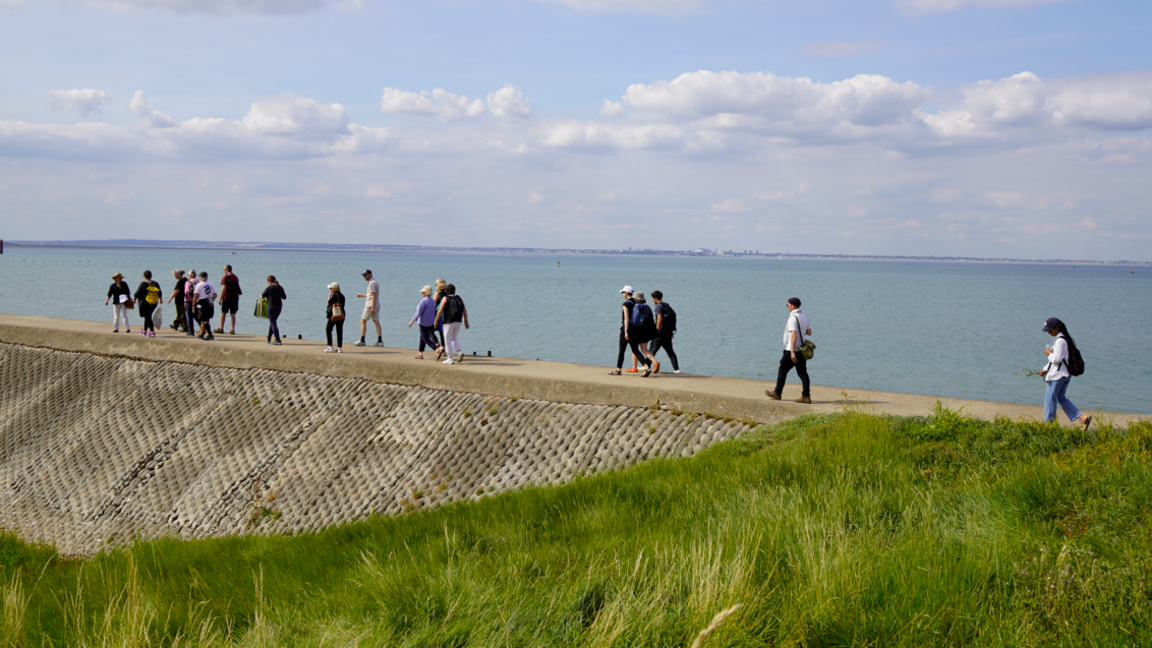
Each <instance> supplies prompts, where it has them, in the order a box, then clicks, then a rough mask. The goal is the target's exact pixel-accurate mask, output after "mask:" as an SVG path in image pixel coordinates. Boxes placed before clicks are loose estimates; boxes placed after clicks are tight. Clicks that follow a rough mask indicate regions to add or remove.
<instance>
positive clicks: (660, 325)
mask: <svg viewBox="0 0 1152 648" xmlns="http://www.w3.org/2000/svg"><path fill="white" fill-rule="evenodd" d="M652 302H653V303H654V304H655V306H653V307H652V312H653V314H655V315H656V337H655V338H654V339H653V340H652V344H650V345H648V349H649V350H650V351H651V352H652V357H656V352H657V351H659V350H660V349H664V351H666V352H667V353H668V359H669V360H671V361H672V373H680V360H679V359H678V358H677V357H676V351H675V349H673V348H672V334H673V333H675V332H676V311H674V310H672V307H671V306H670V305H668V304H667V303H665V302H664V293H662V292H660V291H659V290H653V291H652ZM657 366H659V365H657Z"/></svg>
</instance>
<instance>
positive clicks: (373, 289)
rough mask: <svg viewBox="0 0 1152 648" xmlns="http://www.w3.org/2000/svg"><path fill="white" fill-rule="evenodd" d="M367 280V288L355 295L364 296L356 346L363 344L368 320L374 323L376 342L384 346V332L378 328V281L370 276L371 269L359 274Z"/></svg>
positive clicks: (379, 345) (377, 344)
mask: <svg viewBox="0 0 1152 648" xmlns="http://www.w3.org/2000/svg"><path fill="white" fill-rule="evenodd" d="M360 276H361V277H364V278H365V279H366V280H368V288H367V289H365V291H364V292H363V293H356V296H357V297H363V298H364V314H363V315H361V316H360V341H359V342H357V343H356V346H364V344H365V342H364V335H365V334H366V333H367V332H368V320H372V323H373V324H375V325H376V344H374V345H372V346H378V347H382V346H384V334H383V332H382V331H381V330H380V282H378V281H376V280H375V279H373V278H372V271H371V270H365V271H364V272H363V273H361V274H360Z"/></svg>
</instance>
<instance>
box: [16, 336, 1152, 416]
mask: <svg viewBox="0 0 1152 648" xmlns="http://www.w3.org/2000/svg"><path fill="white" fill-rule="evenodd" d="M0 341H2V342H7V343H13V344H23V345H27V346H33V347H46V348H52V349H57V350H60V351H81V352H88V353H96V354H101V355H115V356H122V357H127V358H134V359H140V360H153V361H166V362H187V363H195V364H202V365H207V366H217V367H232V368H253V367H258V368H264V369H271V370H278V371H294V372H305V373H314V374H320V375H328V376H339V377H349V378H366V379H369V380H377V381H380V382H384V383H390V384H399V385H418V386H422V387H427V388H431V389H445V390H451V391H456V392H469V393H476V394H483V395H488V396H501V397H510V398H529V399H536V400H545V401H551V402H561V403H580V404H590V405H625V406H629V407H651V406H653V405H657V404H658V405H661V406H665V407H667V408H669V409H673V410H683V411H688V412H700V413H710V414H715V415H718V416H730V417H733V418H735V419H739V420H746V421H756V422H765V423H767V422H774V421H779V420H784V419H788V418H792V417H795V416H799V415H801V414H805V413H809V412H834V411H837V410H839V409H842V408H843V407H844V405H845V404H846V403H849V404H864V405H867V406H869V407H871V408H872V409H873V410H874V411H877V412H881V413H886V414H893V415H923V414H927V413H928V412H929V410H931V408H932V407H933V406H934V405H935V403H936V400H937V398H936V397H935V396H922V395H915V394H897V393H892V392H881V391H866V390H859V389H849V390H845V389H841V388H839V387H824V386H817V385H814V386H813V387H812V401H813V402H812V404H811V405H802V404H798V403H794V402H791V399H794V398H796V397H798V396H799V395H800V393H799V392H800V387H799V385H798V384H797V385H793V384H791V383H790V384H789V385H788V387H787V388H786V389H785V394H784V397H785V400H783V401H772V400H769V399H768V398H767V397H766V396H765V395H764V391H765V389H771V388H772V387H773V386H774V385H773V384H771V383H767V382H764V381H759V380H749V379H744V378H723V377H719V376H703V375H694V374H672V373H669V372H666V371H661V372H660V373H659V374H657V375H655V376H652V377H649V378H641V377H640V376H639V375H637V374H625V375H622V376H610V375H608V371H609V369H610V368H609V367H594V366H588V365H577V364H568V363H562V362H546V361H535V360H519V359H514V358H488V357H476V356H467V357H466V358H465V360H464V362H462V363H460V364H456V365H445V364H442V363H440V362H436V361H435V360H433V359H432V356H433V354H431V353H427V354H425V355H426V359H425V360H415V359H413V355H414V354H415V351H413V350H411V349H393V348H378V347H354V346H351V345H347V346H345V348H344V353H342V354H339V355H337V354H331V353H323V349H324V347H325V346H326V345H325V344H324V343H323V342H316V341H309V340H304V341H298V340H286V341H285V344H284V346H280V347H276V346H270V345H268V344H267V343H266V342H265V340H264V338H263V337H262V336H253V335H235V336H231V335H227V334H224V335H217V336H216V340H215V341H214V342H204V341H201V340H199V339H197V338H193V337H188V336H186V335H183V334H180V333H176V332H174V331H172V330H171V329H169V328H164V329H163V330H162V331H160V332H158V333H157V337H156V338H151V339H149V338H145V337H143V336H141V335H139V334H138V333H137V332H136V329H135V328H134V329H133V333H132V334H130V335H129V334H125V333H123V332H121V333H117V334H114V333H112V332H111V330H110V329H109V325H108V324H105V323H97V322H85V321H75V320H61V319H51V318H45V317H25V316H16V315H0ZM1041 396H1042V394H1041V392H1040V390H1039V385H1038V388H1037V401H1039V400H1040V397H1041ZM939 400H940V402H941V403H943V404H944V406H945V407H948V408H950V409H960V408H963V411H964V412H965V413H967V414H972V415H975V416H979V417H982V418H988V419H991V418H994V417H996V416H1006V417H1010V418H1018V417H1033V418H1040V417H1041V416H1042V414H1043V412H1042V409H1041V407H1040V406H1039V405H1018V404H1015V403H996V402H989V401H975V400H965V399H956V398H940V399H939ZM1103 416H1104V417H1113V418H1114V420H1115V422H1116V423H1117V424H1120V425H1126V424H1127V423H1128V422H1129V421H1132V420H1137V419H1141V418H1147V417H1141V416H1138V415H1134V414H1124V413H1113V412H1104V413H1103Z"/></svg>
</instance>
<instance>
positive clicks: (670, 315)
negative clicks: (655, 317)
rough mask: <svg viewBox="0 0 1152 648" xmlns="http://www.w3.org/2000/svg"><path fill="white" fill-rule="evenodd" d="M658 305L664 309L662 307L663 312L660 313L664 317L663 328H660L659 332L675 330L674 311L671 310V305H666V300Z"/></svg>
mask: <svg viewBox="0 0 1152 648" xmlns="http://www.w3.org/2000/svg"><path fill="white" fill-rule="evenodd" d="M660 305H661V306H663V307H664V309H663V310H664V312H663V313H661V314H662V315H663V316H664V319H663V323H664V328H663V329H661V331H660V332H661V333H664V332H669V333H670V332H672V331H675V330H676V311H674V310H672V307H671V306H669V305H668V302H662V303H661V304H660Z"/></svg>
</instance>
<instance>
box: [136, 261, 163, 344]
mask: <svg viewBox="0 0 1152 648" xmlns="http://www.w3.org/2000/svg"><path fill="white" fill-rule="evenodd" d="M135 297H136V303H138V304H140V308H139V309H137V310H139V312H140V317H143V318H144V328H142V329H140V335H144V336H147V337H156V323H155V322H153V321H152V313H153V312H154V311H155V310H156V307H158V306H159V305H160V300H161V298H163V297H164V293H163V292H162V291H161V290H160V284H158V283H156V282H155V281H152V271H151V270H145V271H144V281H141V282H140V285H139V286H137V288H136V295H135Z"/></svg>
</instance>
